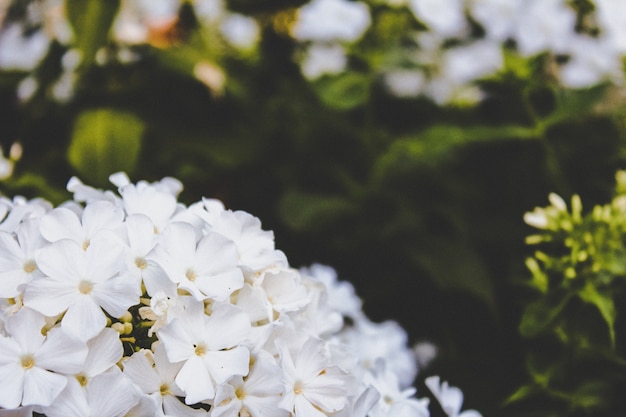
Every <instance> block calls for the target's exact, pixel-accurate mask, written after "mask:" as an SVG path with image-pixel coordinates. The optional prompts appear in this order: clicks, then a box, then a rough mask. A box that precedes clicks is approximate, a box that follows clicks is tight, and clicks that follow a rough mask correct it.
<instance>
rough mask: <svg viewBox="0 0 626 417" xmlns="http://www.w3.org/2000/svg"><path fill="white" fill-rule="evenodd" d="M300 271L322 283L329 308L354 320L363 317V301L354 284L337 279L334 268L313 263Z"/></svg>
mask: <svg viewBox="0 0 626 417" xmlns="http://www.w3.org/2000/svg"><path fill="white" fill-rule="evenodd" d="M300 272H301V273H302V274H303V275H305V276H309V277H311V278H313V279H314V280H316V281H319V282H321V283H322V284H323V285H324V293H325V294H326V298H325V300H324V301H325V303H327V304H328V305H329V306H330V307H331V308H333V309H334V310H337V311H338V312H340V313H341V314H342V315H344V316H347V317H350V318H352V319H354V320H358V319H360V318H362V317H363V310H362V304H363V303H362V302H361V299H360V298H359V297H358V296H357V295H356V293H355V291H354V286H353V285H352V284H351V283H350V282H348V281H339V279H338V277H337V271H335V269H333V268H332V267H330V266H327V265H321V264H313V265H311V266H310V267H308V268H301V269H300Z"/></svg>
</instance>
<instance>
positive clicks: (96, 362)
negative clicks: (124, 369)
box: [75, 328, 124, 387]
mask: <svg viewBox="0 0 626 417" xmlns="http://www.w3.org/2000/svg"><path fill="white" fill-rule="evenodd" d="M87 347H88V348H89V353H88V354H87V358H85V363H84V364H83V366H82V368H81V370H80V371H78V372H75V377H76V379H77V380H78V382H79V383H80V385H81V386H83V387H84V386H86V385H87V384H89V383H90V381H91V380H92V379H93V378H95V377H96V376H97V375H100V374H102V373H104V372H106V371H108V370H110V369H111V368H113V367H115V364H116V363H117V362H118V361H119V360H120V359H122V356H123V354H124V348H123V347H122V342H121V341H120V335H119V333H118V332H116V331H115V330H113V329H111V328H105V329H103V330H102V331H101V332H100V334H99V335H97V336H96V337H94V338H92V339H90V340H89V341H88V342H87ZM115 369H117V368H115Z"/></svg>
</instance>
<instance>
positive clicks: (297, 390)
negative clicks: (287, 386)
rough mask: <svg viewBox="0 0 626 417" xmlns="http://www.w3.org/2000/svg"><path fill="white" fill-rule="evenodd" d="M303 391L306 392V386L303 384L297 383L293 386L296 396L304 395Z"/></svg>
mask: <svg viewBox="0 0 626 417" xmlns="http://www.w3.org/2000/svg"><path fill="white" fill-rule="evenodd" d="M302 391H304V385H303V384H302V382H300V381H297V382H296V383H295V384H294V386H293V392H295V393H296V395H300V394H302Z"/></svg>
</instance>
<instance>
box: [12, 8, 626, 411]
mask: <svg viewBox="0 0 626 417" xmlns="http://www.w3.org/2000/svg"><path fill="white" fill-rule="evenodd" d="M66 4H67V8H68V15H69V17H70V21H71V23H72V25H73V28H74V30H75V32H77V33H79V34H80V36H77V37H76V39H77V43H76V45H75V46H76V47H77V48H79V49H80V50H81V51H82V54H83V61H82V66H81V67H80V68H79V70H78V71H77V76H78V80H77V84H76V86H75V91H74V95H73V98H72V99H71V100H69V101H67V102H58V101H55V100H54V99H52V98H51V97H50V95H49V94H48V92H49V90H50V88H51V86H52V84H53V82H54V80H56V78H57V77H58V75H59V73H60V71H61V70H60V67H59V64H58V61H59V59H60V56H61V55H62V54H63V52H64V47H63V46H61V45H59V44H57V43H54V44H53V45H52V46H51V48H50V50H49V52H48V55H47V56H46V58H45V59H44V61H43V63H42V65H41V66H40V67H39V68H38V69H37V74H36V75H37V77H38V81H39V83H40V85H39V88H38V90H37V93H36V94H35V95H34V96H33V97H32V98H31V99H30V100H28V101H26V102H20V101H19V100H17V99H16V98H15V97H16V96H15V90H16V88H17V85H18V83H19V81H20V79H21V78H22V77H23V76H24V75H26V74H21V73H19V72H3V73H0V106H1V108H2V111H1V112H0V126H2V135H1V136H0V140H1V142H2V147H3V149H4V150H5V151H6V150H7V149H8V148H9V146H10V145H11V144H12V143H13V142H16V141H18V142H20V143H21V144H22V146H23V149H24V153H23V156H22V157H21V159H20V160H19V161H17V162H16V166H15V171H14V174H13V176H12V177H10V178H8V179H5V180H3V181H2V183H1V184H0V186H1V187H2V190H3V191H4V193H5V194H9V195H14V194H23V195H26V196H29V197H35V196H42V197H45V198H48V199H50V200H51V201H53V202H54V203H60V202H62V201H63V200H64V199H66V198H68V196H69V194H67V193H65V192H64V187H65V183H66V182H67V180H68V178H69V177H70V176H72V175H77V176H79V177H80V178H81V179H83V180H84V181H86V182H89V183H91V184H93V185H96V186H98V187H107V186H108V184H107V177H108V175H109V174H110V173H113V172H115V171H118V170H124V171H127V172H129V173H130V174H132V178H133V179H135V180H138V179H147V180H156V179H159V178H161V177H163V176H173V177H176V178H178V179H180V180H181V181H182V182H183V184H184V185H185V190H184V192H183V200H187V201H195V200H197V199H198V198H199V197H200V196H208V197H216V198H220V199H222V200H223V201H224V202H225V203H226V205H227V207H229V208H233V209H243V210H247V211H249V212H251V213H253V214H254V215H256V216H258V217H260V218H261V219H262V221H263V224H264V227H265V228H266V229H272V230H274V232H275V235H276V241H277V247H278V248H280V249H282V250H284V251H285V253H286V254H287V256H288V257H289V259H290V262H291V264H292V265H294V266H300V265H305V264H310V263H311V262H314V261H318V262H323V263H327V264H330V265H332V266H334V267H335V268H336V269H337V270H338V272H339V276H340V277H342V278H343V279H348V280H351V281H352V282H353V283H354V284H355V286H356V288H357V291H358V293H359V294H360V295H361V296H362V297H363V298H364V301H365V310H366V311H367V313H368V314H369V315H370V316H372V317H373V318H374V319H375V320H382V319H395V320H398V321H399V322H400V323H401V324H402V325H403V326H404V327H405V328H406V329H407V330H408V332H409V334H410V336H411V339H412V341H417V340H421V339H428V340H432V341H433V342H435V343H436V344H438V346H439V347H440V356H439V358H438V359H437V361H436V362H435V363H434V365H432V368H431V369H429V370H428V372H431V371H432V372H439V373H440V374H441V375H445V378H446V379H448V380H450V381H451V382H452V383H453V384H454V385H458V386H461V387H462V388H463V390H464V392H465V399H466V401H465V406H466V408H475V409H478V410H480V411H482V412H483V415H484V416H486V417H489V416H496V415H502V413H503V412H505V411H506V415H511V416H513V415H524V416H529V415H538V416H539V415H541V416H549V415H555V416H556V415H558V416H566V415H572V416H577V415H595V416H598V415H604V414H601V413H602V412H606V410H607V409H610V407H611V406H612V405H613V404H612V403H610V402H609V401H610V400H615V401H617V400H618V397H619V392H617V391H616V387H620V388H621V389H623V383H624V381H623V379H624V378H623V375H626V374H625V373H624V372H623V369H622V368H621V367H623V366H624V363H625V362H624V359H623V355H622V352H623V345H624V342H625V340H624V339H623V338H624V336H625V335H626V333H625V332H623V331H621V332H620V329H619V326H620V316H619V312H620V303H618V302H617V301H616V297H617V293H618V292H620V293H621V291H623V290H622V289H619V290H618V289H616V288H617V286H619V285H620V284H619V283H620V281H619V279H617V278H616V277H618V276H619V277H621V276H622V275H623V271H624V268H626V266H625V265H624V264H623V259H624V258H623V229H620V228H619V227H618V226H620V227H621V225H623V224H622V223H620V224H619V225H614V224H612V223H610V222H605V221H604V220H599V219H598V218H597V217H596V215H595V214H593V213H595V212H592V213H591V214H587V215H585V216H583V215H582V214H580V215H579V216H580V218H578V217H577V219H578V220H576V222H578V221H579V220H580V222H582V223H576V222H575V223H576V228H574V229H572V230H561V229H559V231H558V233H556V232H555V235H554V236H553V238H552V241H551V242H547V244H557V245H561V246H563V242H565V241H566V240H567V239H568V238H571V239H579V238H581V239H582V240H581V241H580V242H585V244H588V245H591V244H592V243H593V244H595V245H599V244H601V243H602V242H604V244H605V245H607V247H603V248H602V249H601V250H599V251H598V254H599V256H602V255H607V256H609V255H610V257H609V258H607V259H599V260H598V262H600V263H601V265H602V267H601V271H596V270H594V269H593V268H594V267H593V265H592V264H589V262H590V261H589V260H588V259H589V258H588V259H587V260H583V259H581V258H580V257H581V256H582V255H580V253H582V252H580V250H582V249H581V248H579V247H577V246H576V245H575V244H573V243H571V244H569V243H567V244H565V248H566V250H564V249H563V248H562V247H560V248H557V249H556V250H557V252H556V254H553V253H552V252H550V251H547V250H546V252H545V254H546V255H545V256H544V257H543V258H542V257H541V255H538V256H537V257H536V260H534V261H529V262H530V263H529V266H530V270H531V272H532V280H531V278H530V275H531V274H530V273H529V272H528V270H527V269H526V267H525V262H524V259H526V258H527V257H528V256H529V255H530V254H531V250H532V248H528V247H526V246H525V244H524V238H525V236H526V235H527V234H528V233H530V228H529V227H528V226H526V225H524V223H523V220H522V218H523V215H524V213H525V212H527V211H528V210H529V209H531V208H532V207H534V206H537V205H540V204H543V202H544V200H545V196H546V195H548V193H549V192H552V191H555V192H558V193H559V194H561V195H563V196H565V197H569V196H570V195H571V194H572V193H573V192H576V193H578V194H579V195H581V196H582V198H583V201H585V202H586V204H589V205H590V206H592V205H595V204H599V203H602V202H604V201H607V200H608V199H609V198H610V197H611V195H612V192H613V191H612V190H613V187H614V183H615V181H614V172H615V171H616V170H617V169H618V168H620V167H623V166H624V162H626V161H625V159H626V152H625V150H626V146H625V142H624V132H625V131H626V130H625V128H626V126H625V125H624V118H623V116H624V109H625V107H624V101H623V97H622V93H623V91H622V90H621V89H620V88H618V87H615V86H610V85H603V86H599V87H597V88H593V89H588V90H582V91H565V90H563V89H561V88H560V87H559V86H558V85H556V84H555V83H554V82H553V81H552V80H551V79H550V78H549V77H546V76H545V63H544V60H545V57H541V56H540V57H536V58H532V59H521V58H519V57H513V56H509V57H507V63H506V69H505V71H503V72H501V73H499V74H497V75H496V76H494V77H493V79H489V80H485V81H484V83H483V88H484V90H485V91H486V98H485V99H484V100H483V101H481V102H480V103H478V104H477V105H475V106H468V107H458V106H457V107H454V106H450V107H441V106H438V105H435V104H434V103H432V102H431V101H429V100H427V99H424V98H411V99H408V98H397V97H393V96H391V95H389V94H388V93H387V92H386V90H385V89H384V88H383V86H382V84H381V82H380V79H379V78H378V77H377V75H376V73H375V71H374V70H373V68H372V67H371V66H370V65H372V64H371V63H373V62H379V61H380V62H383V61H384V60H387V59H390V57H389V56H387V54H393V51H394V49H393V48H389V47H388V45H392V44H396V43H398V42H399V40H400V38H401V33H402V30H400V29H399V28H403V27H406V26H408V25H415V22H413V21H412V20H411V19H408V18H407V16H408V15H407V14H406V12H402V11H397V10H396V11H390V10H386V9H385V10H381V18H380V19H377V20H376V23H375V24H374V25H373V27H372V28H371V30H370V31H369V32H368V34H367V35H366V39H368V42H370V45H372V49H371V50H364V51H357V52H358V53H360V54H361V56H362V60H363V62H360V65H361V66H362V71H360V72H350V73H346V74H344V75H342V76H340V77H334V78H330V77H327V78H321V79H319V80H318V81H316V82H313V83H309V82H307V81H305V80H304V79H303V78H302V76H301V74H300V70H299V68H298V67H297V66H296V64H294V62H293V60H292V56H294V54H296V53H297V45H295V43H294V41H293V40H292V39H291V38H290V37H289V36H288V35H287V34H286V33H285V31H284V28H282V26H281V24H279V23H280V22H281V21H282V20H281V19H287V21H288V20H289V19H288V16H289V13H290V10H292V8H293V7H295V6H296V5H295V4H292V3H287V2H284V1H277V0H264V1H261V2H258V1H247V0H245V1H244V0H238V1H236V2H233V5H232V6H233V7H234V8H235V9H236V10H239V11H241V12H244V13H248V14H251V15H254V16H256V17H257V18H258V19H259V21H261V22H263V26H262V31H263V34H262V38H261V39H262V40H261V44H260V45H259V48H258V50H256V51H251V52H249V53H241V52H238V53H234V52H232V51H230V50H228V49H227V48H225V46H224V43H223V41H222V40H220V39H219V38H218V37H217V36H208V35H207V33H206V32H204V31H200V30H198V28H197V25H196V24H195V23H194V16H193V15H192V14H191V15H190V13H191V12H190V11H189V10H186V9H184V10H183V11H181V19H180V22H179V23H178V25H179V27H178V28H177V32H176V36H178V37H180V38H181V39H183V40H184V42H176V41H172V42H171V44H169V45H168V46H167V47H162V46H158V47H157V46H148V45H143V46H141V47H138V50H139V52H140V53H141V54H142V56H143V58H142V59H140V60H137V61H134V62H130V63H125V64H121V63H118V62H115V61H107V62H105V63H101V64H98V63H96V60H95V58H96V55H97V52H98V51H99V50H101V49H102V47H103V46H104V47H106V48H109V49H111V50H112V51H114V49H115V45H112V44H111V43H110V40H109V38H108V28H109V25H110V24H111V19H112V16H114V13H115V10H116V7H117V4H118V2H116V1H108V0H107V1H106V2H96V1H88V2H83V1H73V0H72V1H68V2H67V3H66ZM395 28H398V30H397V31H396V30H395ZM383 55H384V58H383ZM391 58H393V57H391ZM199 61H201V62H204V63H206V64H207V65H208V66H207V67H205V68H208V71H209V74H212V75H213V76H214V77H218V78H219V77H220V74H222V75H225V76H226V77H227V78H226V82H225V84H224V86H223V88H221V89H220V88H217V87H216V85H213V84H212V83H211V82H210V81H209V82H207V80H203V81H200V78H199V77H198V76H197V74H194V70H195V69H196V68H195V64H196V63H197V62H199ZM368 63H369V64H368ZM211 71H213V72H211ZM216 84H219V83H216ZM608 210H609V211H610V210H612V209H611V208H609V209H608ZM567 216H574V214H571V215H570V214H568V215H567ZM570 220H571V219H570ZM559 233H560V234H559ZM572 233H575V234H579V235H580V236H578V235H576V236H574V235H573V234H572ZM585 233H592V237H593V239H594V240H593V242H587V240H586V239H587V238H586V237H585V236H586V235H585ZM576 241H578V240H576ZM589 247H590V246H589ZM584 250H587V251H588V250H589V248H588V247H585V248H584ZM576 251H578V252H576ZM561 252H562V253H561ZM531 259H535V258H531ZM567 268H573V269H574V271H575V273H576V275H577V276H578V275H580V274H582V275H584V276H585V278H584V279H583V280H573V279H569V278H565V279H562V280H561V281H559V280H558V277H560V276H561V275H559V274H560V273H561V272H563V271H565V270H568V269H567ZM581 268H582V269H581ZM555 280H556V281H555ZM598 280H599V281H598ZM529 281H530V282H532V283H533V284H532V285H531V286H529V285H527V283H528V282H529ZM604 281H607V282H604ZM598 322H601V323H602V324H603V326H598V325H597V323H598ZM520 323H521V327H520ZM518 329H520V330H521V334H520V333H519V332H518ZM522 336H524V337H522ZM613 365H616V366H617V367H614V366H613ZM589 375H591V376H589ZM424 376H425V374H424ZM529 380H530V381H531V383H530V384H528V381H529ZM418 383H421V382H419V381H418ZM613 383H616V384H618V385H611V384H613ZM418 386H419V385H418ZM519 387H522V388H519ZM611 390H613V391H615V392H613V391H611ZM607 392H610V394H607ZM531 394H536V395H534V396H533V395H531ZM529 398H530V399H529ZM507 399H508V401H507ZM546 401H547V402H546ZM522 403H523V405H520V404H522ZM503 407H504V409H503ZM503 410H505V411H503ZM516 413H518V414H516ZM607 415H609V414H607Z"/></svg>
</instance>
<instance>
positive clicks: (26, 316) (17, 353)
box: [0, 308, 88, 409]
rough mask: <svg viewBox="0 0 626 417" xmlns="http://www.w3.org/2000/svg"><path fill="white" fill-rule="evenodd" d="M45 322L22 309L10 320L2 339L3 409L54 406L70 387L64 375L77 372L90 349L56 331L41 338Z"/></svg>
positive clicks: (0, 397) (0, 401) (0, 378)
mask: <svg viewBox="0 0 626 417" xmlns="http://www.w3.org/2000/svg"><path fill="white" fill-rule="evenodd" d="M44 324H45V318H44V317H43V316H42V315H41V314H39V313H38V312H36V311H33V310H31V309H28V308H22V309H21V310H20V311H19V312H17V313H16V314H14V315H13V316H11V317H10V318H9V319H7V321H6V323H5V328H6V331H7V333H8V334H9V336H0V381H2V390H0V407H3V408H8V409H11V408H17V407H19V406H20V405H22V406H27V405H42V406H47V405H50V404H52V403H53V402H54V401H55V399H56V398H57V397H58V396H59V394H60V393H61V391H62V390H63V388H64V387H65V386H66V384H67V381H68V380H67V378H66V377H65V376H64V375H63V374H73V373H75V372H78V371H79V370H80V368H81V367H82V365H83V362H84V361H85V358H86V357H87V351H88V349H87V346H86V345H85V344H84V343H82V342H80V341H78V340H76V339H74V338H72V337H70V336H68V335H67V334H66V333H65V332H64V331H63V330H62V329H60V328H54V329H50V330H49V331H48V332H47V335H46V336H44V335H43V334H42V332H41V331H42V328H43V327H44Z"/></svg>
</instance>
